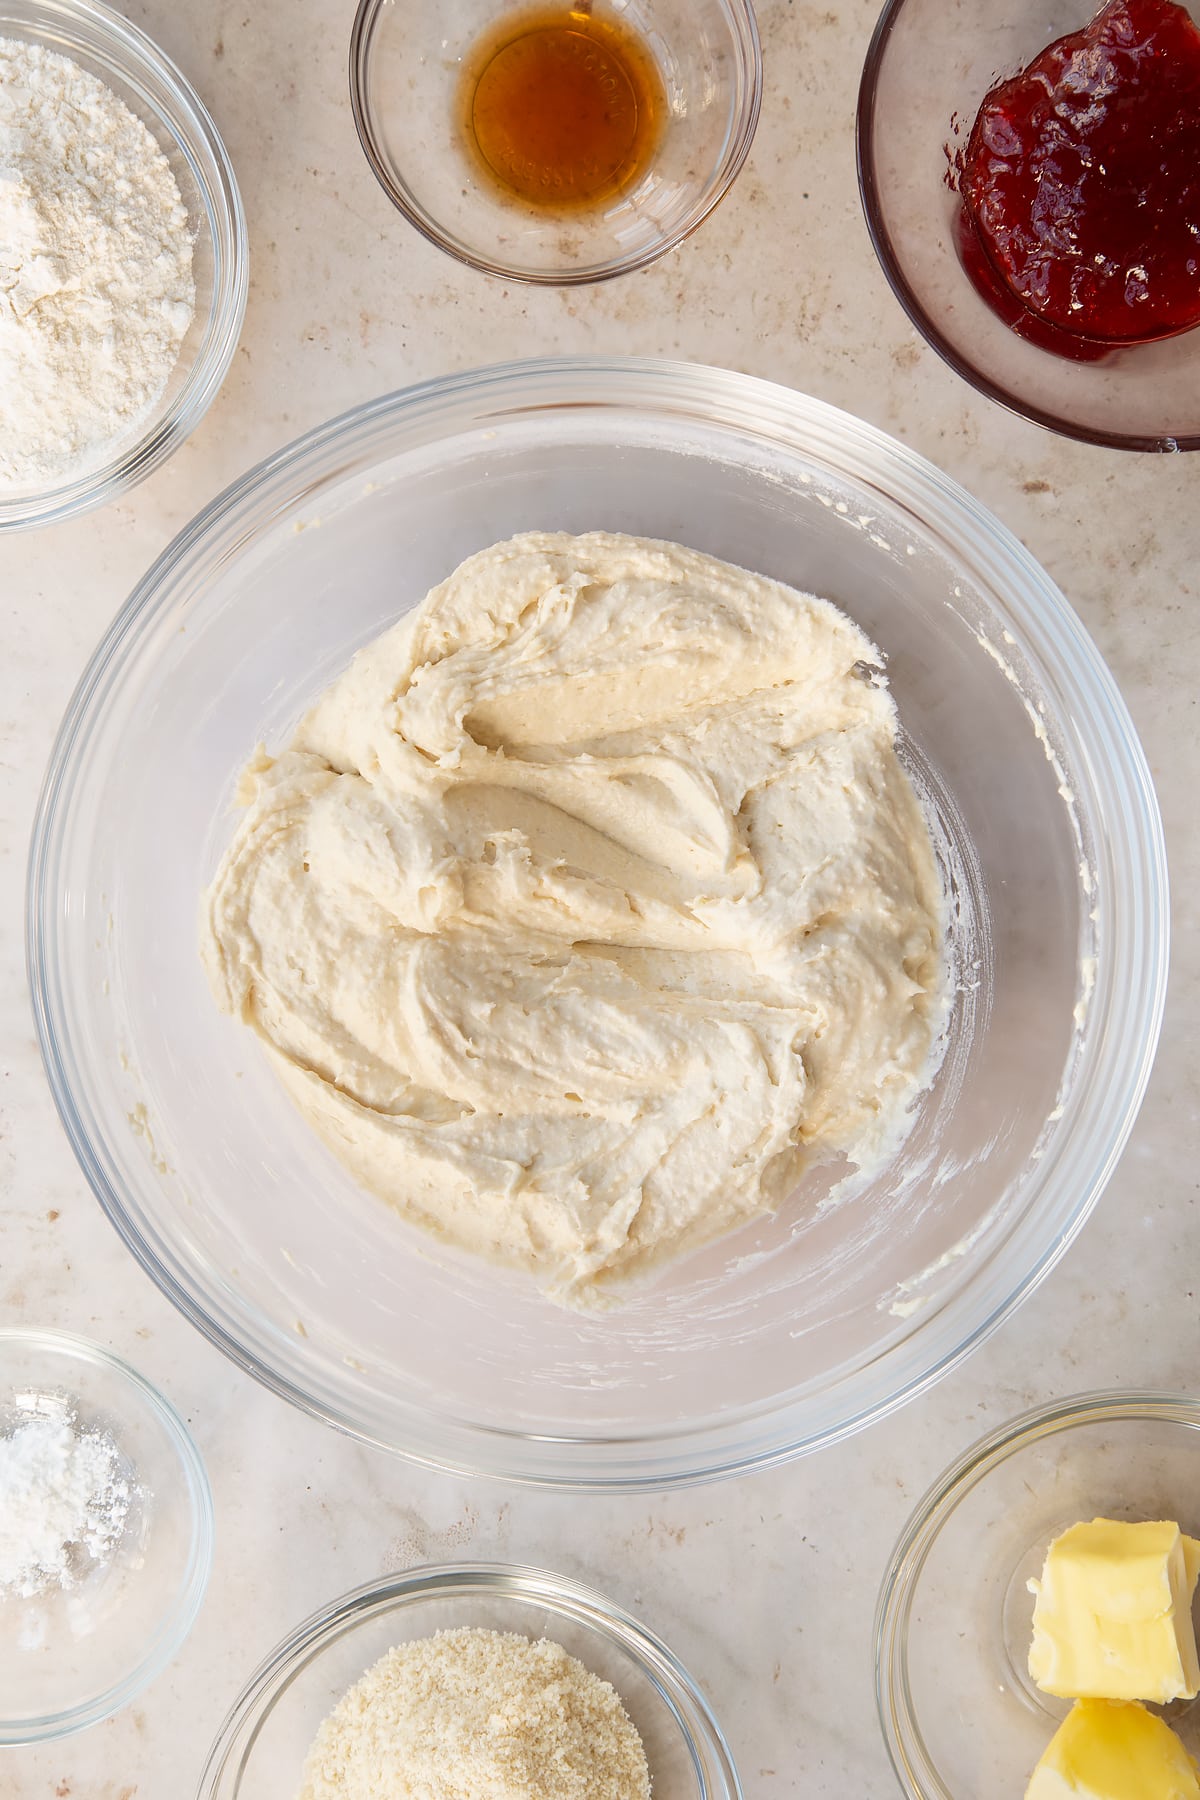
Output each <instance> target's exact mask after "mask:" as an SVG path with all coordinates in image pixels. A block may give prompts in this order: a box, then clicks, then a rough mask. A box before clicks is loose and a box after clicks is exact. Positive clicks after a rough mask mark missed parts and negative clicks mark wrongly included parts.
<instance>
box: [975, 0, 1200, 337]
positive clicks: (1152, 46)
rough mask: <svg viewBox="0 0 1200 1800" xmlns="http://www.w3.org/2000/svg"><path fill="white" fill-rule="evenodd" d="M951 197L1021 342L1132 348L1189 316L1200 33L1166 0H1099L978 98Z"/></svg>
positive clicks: (1199, 130)
mask: <svg viewBox="0 0 1200 1800" xmlns="http://www.w3.org/2000/svg"><path fill="white" fill-rule="evenodd" d="M961 190H962V196H963V202H964V205H965V208H966V212H967V216H968V219H969V221H970V224H971V225H973V227H974V232H975V236H976V238H977V241H978V244H979V246H980V248H981V249H982V252H983V254H984V256H985V257H986V259H987V266H988V270H987V272H988V273H989V274H990V276H991V280H990V281H989V280H988V279H987V278H986V275H985V276H984V278H982V279H981V272H980V271H979V269H978V268H977V269H976V271H975V279H976V283H977V285H978V286H979V287H980V289H981V291H982V292H983V294H984V296H985V298H988V299H990V300H991V301H992V303H993V305H996V310H997V311H999V312H1000V313H1001V314H1002V316H1004V317H1006V318H1007V319H1008V320H1009V322H1010V323H1011V324H1012V325H1013V327H1014V329H1015V330H1017V331H1022V323H1021V321H1020V318H1019V317H1018V318H1014V317H1013V316H1012V313H1013V301H1015V302H1016V303H1017V304H1016V311H1017V312H1018V314H1019V313H1021V312H1022V311H1023V312H1024V315H1025V318H1026V320H1027V323H1028V325H1029V326H1030V327H1032V328H1033V329H1029V330H1027V331H1024V332H1023V335H1027V336H1030V337H1033V338H1035V340H1036V341H1038V342H1040V343H1042V344H1044V345H1046V347H1047V348H1051V349H1052V348H1055V347H1056V345H1055V337H1056V335H1057V333H1059V332H1065V333H1069V334H1071V336H1072V337H1073V338H1075V339H1076V340H1078V339H1079V338H1084V339H1090V340H1092V342H1093V343H1095V342H1099V343H1102V344H1122V343H1124V344H1136V343H1147V342H1149V341H1151V340H1153V339H1155V338H1163V337H1173V336H1174V335H1175V333H1176V332H1180V331H1187V330H1189V329H1190V328H1191V327H1192V326H1193V325H1197V324H1200V29H1198V28H1197V26H1196V25H1195V24H1194V23H1193V21H1192V19H1191V17H1190V15H1189V14H1188V13H1187V12H1186V11H1185V9H1184V8H1183V7H1182V6H1176V5H1174V4H1173V3H1172V0H1109V4H1108V5H1107V6H1105V7H1104V9H1103V10H1102V11H1101V12H1099V13H1098V14H1097V15H1096V17H1095V18H1094V19H1093V20H1092V22H1091V24H1090V25H1088V26H1087V27H1086V28H1085V29H1084V30H1083V31H1079V32H1074V33H1072V34H1071V36H1069V37H1064V38H1059V39H1058V40H1057V42H1055V43H1053V44H1050V45H1049V46H1048V47H1047V48H1046V49H1045V50H1043V51H1042V53H1041V55H1040V56H1037V57H1035V58H1034V60H1033V61H1032V62H1031V63H1030V64H1029V67H1028V68H1027V69H1024V70H1023V71H1022V72H1021V74H1019V75H1015V76H1013V78H1012V79H1011V80H1010V81H1002V82H1001V83H1000V84H999V85H998V86H997V87H994V88H993V89H992V90H991V92H990V93H989V94H988V95H987V96H986V97H985V99H984V101H983V104H982V106H981V107H980V109H979V115H978V117H977V118H976V120H975V124H974V126H973V127H972V130H971V136H970V140H969V142H968V144H967V150H966V155H965V157H964V159H963V165H962V176H961ZM966 248H967V250H968V254H967V255H966V257H965V260H966V262H967V265H968V268H970V266H971V261H972V258H971V255H970V253H969V249H970V247H969V246H967V247H966ZM997 281H999V283H1001V284H1002V286H1003V290H1004V294H1005V298H1006V299H1008V297H1009V296H1011V299H1008V305H1007V306H1005V305H1001V304H997V295H996V291H995V284H996V282H997ZM989 287H991V289H992V291H991V292H990V293H989ZM1030 315H1032V316H1030ZM1038 325H1040V326H1041V327H1042V329H1041V330H1038V329H1037V327H1038ZM1046 328H1049V329H1046ZM1057 347H1058V348H1060V349H1061V350H1063V352H1064V353H1065V354H1068V355H1070V354H1072V352H1071V350H1070V347H1069V345H1066V344H1061V343H1060V344H1059V345H1058V346H1057Z"/></svg>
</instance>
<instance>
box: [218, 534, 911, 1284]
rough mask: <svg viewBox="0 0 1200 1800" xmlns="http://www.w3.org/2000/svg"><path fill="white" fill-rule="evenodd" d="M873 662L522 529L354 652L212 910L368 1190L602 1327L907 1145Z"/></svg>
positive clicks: (890, 734)
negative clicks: (628, 1286) (824, 1183)
mask: <svg viewBox="0 0 1200 1800" xmlns="http://www.w3.org/2000/svg"><path fill="white" fill-rule="evenodd" d="M880 660H881V659H880V657H879V653H878V652H877V651H876V649H875V648H874V646H873V645H872V644H871V643H870V641H869V640H868V639H867V638H866V637H865V636H864V635H863V634H862V632H860V631H859V630H858V629H857V627H856V626H854V625H853V624H852V623H851V622H850V621H849V620H848V619H847V618H846V617H844V615H843V614H841V613H840V612H839V611H837V609H836V608H834V607H833V606H831V605H830V604H829V603H828V602H826V601H823V600H818V599H814V598H813V597H812V596H810V595H805V594H801V593H797V592H795V591H793V590H792V589H790V588H787V587H784V586H781V585H780V584H779V583H777V582H773V581H768V580H766V579H764V578H762V577H760V576H757V575H752V574H749V573H747V572H746V571H745V570H742V569H736V568H733V567H731V566H730V565H728V564H725V563H721V562H717V561H714V560H713V559H712V558H710V557H706V556H703V555H700V554H699V553H697V552H695V551H692V550H687V549H684V548H682V547H681V546H679V545H677V544H668V543H655V542H649V541H645V540H642V539H637V538H631V537H622V536H613V535H608V534H605V533H600V532H594V533H590V534H588V535H587V536H584V537H570V536H566V535H563V534H546V533H530V534H527V535H525V536H522V537H518V538H514V539H512V540H511V541H509V542H507V543H502V544H496V545H494V546H493V547H492V548H491V549H488V550H485V551H483V552H481V553H480V554H478V555H476V556H473V557H470V558H469V559H468V560H467V561H466V562H465V563H463V564H462V566H461V567H460V568H459V569H457V570H456V571H455V572H454V574H453V575H451V576H450V578H449V579H448V580H447V581H445V582H443V583H442V584H441V585H440V586H439V587H436V588H434V589H433V591H432V592H431V593H430V594H429V595H427V597H426V598H425V600H424V601H423V602H422V603H421V605H420V606H418V607H417V608H416V609H415V610H414V611H413V612H411V613H410V614H408V615H407V616H406V617H405V618H403V619H402V620H401V621H400V623H399V624H398V625H396V626H395V627H394V628H393V629H391V630H390V631H388V632H386V633H385V634H384V635H383V636H382V637H381V638H379V639H378V640H377V641H376V642H375V643H374V644H372V645H370V646H368V647H367V648H366V649H365V650H362V651H360V653H359V654H358V655H357V656H356V657H355V659H354V661H353V662H352V664H351V665H350V667H349V668H348V669H347V670H346V672H345V673H344V674H343V675H342V676H340V677H339V679H338V680H337V681H335V682H334V684H333V685H332V687H330V688H329V690H328V691H327V692H326V694H325V695H324V696H323V698H322V699H320V700H319V701H318V702H317V704H316V705H315V706H314V707H313V709H312V711H311V712H310V713H309V714H308V715H307V717H306V718H305V719H304V720H303V721H302V723H301V725H300V727H299V729H298V730H297V732H296V735H295V737H294V738H293V740H292V743H291V745H290V747H289V748H288V749H287V750H285V751H284V752H283V753H282V754H281V755H279V756H274V757H273V756H269V755H267V754H265V753H264V752H262V751H260V752H259V753H258V754H257V755H256V757H255V758H254V760H253V761H252V762H251V764H250V766H249V767H248V769H247V770H246V772H245V775H244V777H243V782H242V791H241V793H240V795H239V798H240V799H241V800H242V801H243V802H244V804H245V808H246V810H245V813H244V815H243V817H242V819H241V822H240V824H239V827H238V830H237V833H236V836H235V838H234V841H233V843H232V845H231V846H230V848H229V851H228V852H227V854H226V856H225V858H224V860H223V862H222V864H221V867H220V869H219V870H218V873H217V876H216V879H215V880H214V882H213V884H212V887H211V888H210V889H209V891H208V893H207V894H206V896H205V904H204V909H203V921H202V940H203V953H204V958H205V962H206V965H207V969H208V973H209V977H210V979H211V982H212V987H213V991H214V993H215V994H216V996H217V999H218V1000H219V1002H220V1004H221V1005H222V1006H223V1007H225V1008H227V1009H228V1010H229V1011H231V1012H233V1013H235V1014H237V1015H238V1016H240V1017H241V1018H242V1019H244V1020H245V1021H246V1023H247V1024H249V1025H250V1026H252V1027H253V1029H254V1030H255V1031H256V1032H257V1033H258V1035H259V1037H260V1038H261V1039H262V1041H263V1043H264V1044H265V1046H266V1048H267V1050H268V1052H269V1054H270V1056H271V1058H272V1060H273V1062H274V1064H275V1066H276V1068H277V1069H278V1071H279V1073H280V1075H281V1077H282V1079H283V1080H284V1082H285V1083H286V1084H287V1087H288V1089H289V1091H290V1092H291V1094H292V1096H293V1098H294V1099H295V1101H296V1103H297V1104H298V1106H299V1107H300V1108H301V1110H302V1111H303V1112H304V1114H305V1115H306V1116H307V1117H308V1119H309V1120H310V1121H311V1122H312V1123H313V1125H315V1126H316V1128H317V1129H318V1130H319V1131H320V1133H321V1134H322V1136H323V1137H324V1138H325V1139H326V1141H327V1142H328V1143H329V1144H330V1145H331V1146H332V1147H333V1149H334V1150H335V1151H336V1152H337V1154H338V1155H339V1156H340V1157H341V1158H342V1160H343V1161H344V1162H345V1163H346V1164H347V1166H348V1167H349V1168H350V1169H351V1170H352V1171H353V1172H354V1174H355V1175H356V1176H357V1177H358V1179H359V1180H360V1181H362V1182H363V1183H365V1184H366V1185H367V1186H368V1187H370V1188H372V1189H374V1190H375V1191H376V1192H377V1193H379V1194H380V1195H382V1196H383V1197H384V1199H386V1200H387V1201H389V1202H390V1203H391V1204H392V1205H393V1206H394V1207H395V1208H396V1209H397V1210H398V1211H399V1212H400V1213H402V1214H403V1216H404V1217H405V1218H406V1219H408V1220H410V1221H412V1222H413V1223H414V1224H417V1225H419V1226H423V1227H425V1228H426V1229H427V1230H429V1231H432V1232H434V1233H436V1235H437V1236H438V1237H440V1238H442V1239H445V1240H448V1241H450V1242H452V1243H454V1244H457V1245H460V1246H463V1247H465V1248H466V1249H469V1250H471V1251H475V1252H478V1253H479V1254H481V1255H484V1256H487V1257H489V1258H492V1259H493V1260H496V1261H499V1262H501V1263H504V1264H508V1265H510V1266H513V1267H516V1268H520V1269H527V1270H529V1271H531V1272H532V1273H533V1274H534V1275H535V1276H536V1277H537V1278H538V1279H539V1280H540V1281H541V1282H542V1283H543V1284H544V1285H545V1286H546V1287H547V1288H548V1289H549V1290H550V1291H551V1292H552V1293H553V1294H555V1296H556V1297H558V1298H560V1299H563V1300H566V1301H568V1302H570V1303H572V1304H575V1305H595V1304H600V1303H603V1302H604V1301H605V1300H606V1299H611V1298H614V1297H616V1295H615V1292H614V1290H616V1289H618V1288H619V1286H620V1284H621V1283H622V1282H623V1281H625V1280H626V1279H627V1278H629V1277H631V1276H633V1275H635V1274H637V1273H639V1272H641V1271H643V1270H644V1269H646V1268H647V1267H650V1266H652V1265H653V1264H655V1263H657V1262H659V1261H660V1260H662V1259H664V1258H666V1257H668V1256H675V1255H678V1254H680V1253H681V1252H683V1251H686V1250H689V1249H692V1248H694V1247H695V1246H696V1245H698V1244H700V1243H702V1242H704V1241H705V1240H707V1239H711V1238H713V1237H715V1236H716V1235H717V1234H719V1233H722V1232H725V1231H728V1230H730V1229H731V1228H732V1227H733V1226H735V1225H737V1224H738V1223H740V1222H741V1221H743V1220H744V1219H746V1218H748V1217H750V1216H752V1215H754V1214H756V1213H759V1212H762V1211H764V1210H767V1209H769V1208H772V1207H774V1206H776V1205H777V1204H778V1203H779V1202H780V1201H781V1200H782V1199H783V1198H784V1197H785V1196H786V1195H787V1193H788V1192H789V1190H790V1189H791V1188H792V1187H793V1186H794V1184H795V1182H796V1180H797V1177H798V1176H799V1174H800V1173H801V1172H802V1170H803V1169H804V1167H805V1165H806V1163H808V1162H809V1161H810V1159H812V1158H814V1157H828V1156H830V1155H832V1154H834V1153H837V1152H840V1153H842V1154H843V1155H845V1156H846V1157H847V1158H848V1159H849V1160H850V1161H851V1162H854V1163H857V1164H859V1165H863V1164H865V1163H867V1162H869V1161H871V1160H874V1159H876V1158H878V1157H879V1156H881V1155H884V1154H886V1153H887V1152H888V1150H889V1148H890V1147H891V1146H892V1145H893V1144H894V1143H895V1142H896V1141H897V1139H898V1138H899V1136H900V1135H902V1133H903V1130H904V1127H905V1123H906V1121H905V1112H906V1109H907V1107H908V1105H909V1103H910V1102H911V1101H912V1099H913V1098H914V1096H915V1094H916V1093H917V1092H918V1091H919V1088H920V1086H921V1084H922V1082H923V1081H924V1080H925V1079H926V1078H927V1076H928V1073H929V1063H930V1050H931V1043H932V1040H933V1037H934V1035H935V1032H936V1028H937V1025H938V1023H939V1022H940V1017H941V1012H942V1004H943V999H942V995H943V968H942V955H941V913H942V895H941V887H940V883H939V880H938V875H937V870H936V866H935V862H934V857H933V851H932V846H931V843H930V838H929V833H928V830H927V827H926V824H925V821H924V819H923V817H922V814H921V811H920V808H919V806H918V804H917V801H916V798H915V796H914V794H913V792H912V789H911V787H910V785H909V782H908V779H907V777H906V775H905V773H904V771H903V769H902V767H901V765H900V762H899V760H898V758H897V756H896V751H895V736H896V716H895V709H894V707H893V704H892V701H891V699H890V697H889V695H888V692H887V689H886V687H885V686H884V685H883V682H882V678H881V676H880V674H879V663H880Z"/></svg>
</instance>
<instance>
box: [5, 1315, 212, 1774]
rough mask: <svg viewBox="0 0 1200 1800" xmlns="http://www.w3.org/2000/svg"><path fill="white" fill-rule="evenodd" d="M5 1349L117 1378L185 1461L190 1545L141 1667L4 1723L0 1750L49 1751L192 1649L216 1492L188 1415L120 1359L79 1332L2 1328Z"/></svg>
mask: <svg viewBox="0 0 1200 1800" xmlns="http://www.w3.org/2000/svg"><path fill="white" fill-rule="evenodd" d="M6 1344H17V1345H21V1346H24V1347H26V1348H28V1349H30V1350H33V1351H37V1350H39V1349H41V1350H48V1351H51V1352H54V1353H55V1354H57V1355H62V1354H66V1355H67V1356H70V1357H72V1358H74V1359H76V1360H77V1361H79V1362H82V1363H85V1364H88V1365H90V1366H91V1367H92V1368H94V1369H100V1370H102V1371H104V1372H105V1373H106V1374H110V1375H115V1376H116V1377H117V1379H118V1382H119V1383H120V1384H121V1385H123V1386H127V1387H129V1388H132V1389H133V1390H134V1391H135V1392H136V1393H137V1394H138V1396H139V1397H140V1398H141V1399H142V1400H143V1401H145V1402H146V1404H147V1405H148V1406H149V1409H150V1411H151V1413H152V1415H153V1416H154V1418H155V1420H156V1421H157V1422H158V1424H159V1425H161V1427H162V1428H163V1432H164V1435H165V1437H166V1438H167V1440H168V1442H169V1443H170V1444H171V1446H172V1448H173V1449H174V1450H175V1452H176V1454H177V1455H178V1457H179V1461H180V1464H181V1467H182V1471H183V1477H184V1491H185V1494H186V1500H187V1505H188V1511H189V1513H190V1516H191V1545H190V1550H189V1555H188V1560H187V1564H186V1567H185V1569H184V1572H183V1575H182V1578H181V1580H180V1582H179V1585H178V1589H177V1592H176V1597H175V1600H174V1602H173V1604H172V1605H171V1607H170V1608H169V1609H168V1610H167V1611H166V1612H165V1614H164V1616H163V1618H162V1619H161V1621H160V1623H159V1625H158V1627H157V1630H156V1633H155V1636H154V1637H153V1639H152V1640H151V1642H150V1644H149V1646H148V1648H147V1649H146V1651H145V1652H144V1654H143V1655H142V1657H141V1659H140V1660H139V1661H138V1663H137V1664H136V1666H135V1667H134V1668H133V1669H131V1670H130V1672H129V1673H128V1674H127V1675H125V1676H123V1677H122V1679H121V1680H120V1681H117V1682H114V1683H113V1685H112V1686H111V1687H109V1688H106V1689H105V1690H104V1691H103V1692H102V1693H100V1694H97V1695H96V1696H95V1697H94V1698H93V1699H91V1700H85V1701H81V1702H80V1703H79V1704H78V1705H77V1706H72V1707H69V1708H67V1709H66V1710H64V1711H62V1712H56V1713H41V1714H38V1715H37V1716H36V1717H33V1718H26V1719H5V1718H3V1717H0V1749H3V1748H4V1747H5V1746H10V1747H17V1746H20V1745H29V1744H41V1743H48V1742H51V1741H52V1740H54V1739H56V1738H63V1737H68V1736H70V1735H71V1734H72V1733H74V1732H77V1731H84V1730H86V1729H87V1728H88V1727H89V1726H91V1725H99V1724H101V1723H102V1722H103V1720H105V1719H109V1718H111V1717H112V1716H113V1714H114V1713H117V1712H120V1711H121V1710H122V1709H123V1708H124V1707H126V1706H128V1705H129V1704H130V1702H131V1701H132V1700H135V1699H136V1698H137V1696H138V1694H140V1693H141V1692H142V1690H143V1689H144V1688H146V1687H148V1686H149V1685H150V1683H151V1682H152V1681H154V1680H155V1679H156V1677H157V1676H159V1675H161V1673H162V1672H163V1670H164V1669H165V1668H166V1667H167V1666H168V1664H169V1663H170V1662H171V1661H172V1660H173V1659H174V1657H175V1656H176V1655H177V1653H178V1652H179V1650H180V1648H181V1647H182V1645H183V1644H184V1643H185V1641H186V1639H187V1637H188V1635H189V1633H190V1632H191V1629H192V1626H193V1625H194V1624H195V1622H196V1618H197V1616H198V1614H199V1612H200V1608H201V1606H202V1605H203V1602H204V1595H205V1591H206V1589H207V1587H208V1580H209V1575H210V1574H211V1572H212V1564H213V1550H214V1544H215V1539H216V1515H215V1510H214V1506H213V1494H212V1487H211V1485H210V1483H209V1479H208V1471H207V1469H206V1468H205V1466H204V1461H203V1458H202V1457H201V1455H200V1451H199V1449H198V1448H197V1445H196V1441H195V1439H194V1438H193V1436H192V1434H191V1432H190V1431H189V1429H188V1427H187V1425H186V1424H185V1423H184V1420H183V1417H182V1415H181V1414H180V1413H179V1412H178V1411H177V1410H176V1408H175V1407H174V1406H173V1405H172V1404H171V1402H170V1401H169V1400H168V1399H167V1398H166V1396H165V1395H164V1394H163V1393H161V1392H160V1390H159V1389H158V1388H156V1387H155V1386H154V1385H153V1383H152V1382H150V1381H148V1380H147V1378H146V1377H145V1376H144V1375H143V1374H141V1373H140V1371H139V1370H137V1369H135V1368H134V1367H133V1365H132V1364H131V1363H128V1362H126V1361H125V1359H124V1357H121V1356H118V1355H117V1354H116V1352H115V1351H113V1350H109V1349H107V1348H106V1347H105V1345H103V1344H98V1343H95V1342H94V1341H93V1340H92V1339H91V1338H85V1337H81V1336H79V1335H78V1333H76V1332H73V1331H59V1330H57V1329H54V1330H50V1329H42V1328H40V1327H34V1326H26V1325H0V1351H2V1350H3V1348H4V1346H5V1345H6Z"/></svg>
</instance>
